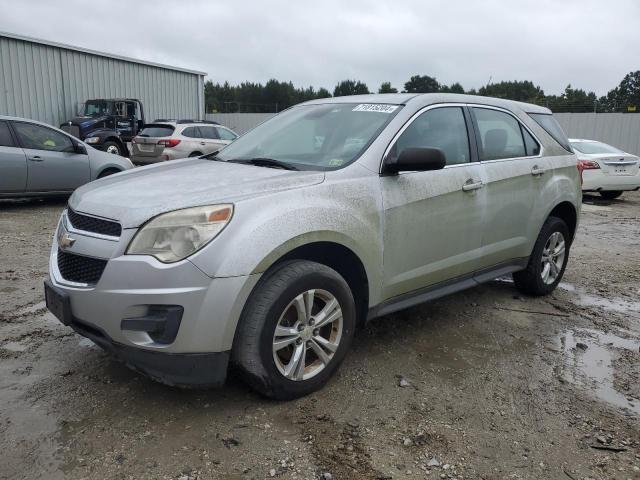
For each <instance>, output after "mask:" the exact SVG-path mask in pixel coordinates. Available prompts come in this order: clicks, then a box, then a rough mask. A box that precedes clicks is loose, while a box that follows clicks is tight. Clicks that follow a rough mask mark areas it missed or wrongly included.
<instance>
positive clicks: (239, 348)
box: [232, 260, 356, 400]
mask: <svg viewBox="0 0 640 480" xmlns="http://www.w3.org/2000/svg"><path fill="white" fill-rule="evenodd" d="M355 324H356V308H355V302H354V299H353V295H352V293H351V289H350V288H349V285H348V284H347V282H346V281H345V280H344V278H342V277H341V276H340V275H339V274H338V273H337V272H336V271H335V270H332V269H331V268H329V267H327V266H325V265H322V264H319V263H315V262H310V261H306V260H297V261H292V262H286V263H283V264H282V265H280V266H278V267H276V268H275V269H274V270H273V271H271V272H268V273H266V274H265V276H264V277H263V278H262V279H261V281H260V283H259V284H258V286H257V287H256V290H255V291H254V292H253V293H252V294H251V297H250V298H249V300H248V301H247V304H246V306H245V309H244V311H243V314H242V318H241V319H240V324H239V325H238V331H237V332H236V338H235V341H234V346H233V353H232V355H233V361H234V363H235V364H236V365H237V366H239V367H240V370H241V373H242V374H243V376H244V378H245V380H246V381H247V382H248V383H249V384H250V385H251V386H252V387H253V388H254V389H255V390H257V391H258V392H260V393H261V394H263V395H265V396H267V397H271V398H276V399H281V400H284V399H291V398H296V397H300V396H303V395H307V394H309V393H311V392H314V391H316V390H318V389H319V388H321V387H322V386H323V385H324V384H325V383H326V382H327V381H328V380H329V378H330V377H331V376H332V375H333V373H334V372H335V371H336V370H337V368H338V366H339V365H340V363H341V362H342V360H343V359H344V357H345V355H346V353H347V351H348V349H349V346H350V345H351V340H352V339H353V334H354V329H355Z"/></svg>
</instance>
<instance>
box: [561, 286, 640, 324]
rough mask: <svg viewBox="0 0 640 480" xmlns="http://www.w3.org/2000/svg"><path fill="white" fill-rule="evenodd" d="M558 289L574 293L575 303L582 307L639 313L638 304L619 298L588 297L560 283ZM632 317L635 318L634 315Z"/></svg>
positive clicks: (639, 304)
mask: <svg viewBox="0 0 640 480" xmlns="http://www.w3.org/2000/svg"><path fill="white" fill-rule="evenodd" d="M558 287H559V288H561V289H563V290H566V291H567V292H572V293H575V294H576V296H577V297H578V298H577V300H576V301H575V303H576V304H577V305H580V306H582V307H601V308H604V309H605V310H610V311H613V312H618V313H626V314H628V313H640V302H634V301H630V300H626V299H624V298H620V297H613V298H607V297H600V296H597V295H590V294H588V293H585V292H584V291H582V290H580V289H578V288H576V286H575V285H573V284H571V283H566V282H560V283H559V284H558ZM639 295H640V292H639ZM632 316H634V317H635V315H632ZM638 318H640V316H638Z"/></svg>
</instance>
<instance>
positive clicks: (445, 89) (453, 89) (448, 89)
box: [440, 82, 464, 93]
mask: <svg viewBox="0 0 640 480" xmlns="http://www.w3.org/2000/svg"><path fill="white" fill-rule="evenodd" d="M440 91H441V92H442V93H464V88H463V87H462V85H460V84H459V83H458V82H456V83H452V84H451V85H450V86H446V85H442V86H441V87H440Z"/></svg>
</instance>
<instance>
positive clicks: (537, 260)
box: [531, 217, 571, 295]
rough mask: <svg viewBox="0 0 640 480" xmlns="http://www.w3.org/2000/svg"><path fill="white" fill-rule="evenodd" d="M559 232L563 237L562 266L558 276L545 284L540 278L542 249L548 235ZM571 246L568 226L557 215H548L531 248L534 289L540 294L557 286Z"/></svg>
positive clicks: (562, 274) (544, 293) (567, 261)
mask: <svg viewBox="0 0 640 480" xmlns="http://www.w3.org/2000/svg"><path fill="white" fill-rule="evenodd" d="M555 232H560V233H561V234H562V235H563V237H564V242H565V255H564V263H563V264H562V268H561V269H560V273H559V274H558V278H556V280H555V281H554V282H553V283H551V284H546V283H544V281H543V280H542V276H541V274H542V251H543V250H544V247H545V245H546V244H547V241H548V240H549V237H550V236H551V235H552V234H553V233H555ZM570 247H571V237H570V235H569V228H568V227H567V224H566V223H564V221H562V220H561V219H560V218H557V217H549V219H548V220H547V221H546V222H545V224H544V226H543V227H542V230H541V231H540V235H539V236H538V240H537V241H536V246H535V248H534V250H533V255H532V257H531V261H532V262H533V266H534V270H533V272H534V278H535V281H536V283H537V285H536V290H538V291H539V292H540V293H541V294H543V295H546V294H547V293H550V292H552V291H553V290H555V288H556V287H557V286H558V284H559V283H560V282H561V281H562V277H563V276H564V271H565V269H566V268H567V264H568V263H569V250H570Z"/></svg>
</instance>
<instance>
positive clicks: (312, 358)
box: [45, 94, 581, 399]
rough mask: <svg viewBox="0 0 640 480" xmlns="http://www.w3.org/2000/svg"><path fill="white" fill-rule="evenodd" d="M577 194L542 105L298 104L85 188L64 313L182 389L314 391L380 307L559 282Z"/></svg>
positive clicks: (71, 208)
mask: <svg viewBox="0 0 640 480" xmlns="http://www.w3.org/2000/svg"><path fill="white" fill-rule="evenodd" d="M580 204H581V189H580V173H579V171H578V168H577V160H576V157H575V155H574V154H573V153H572V151H571V147H570V146H569V144H568V142H567V139H566V136H565V135H564V133H563V132H562V129H561V128H560V127H559V126H558V124H557V122H556V121H555V120H554V118H553V116H552V115H551V112H550V111H549V110H548V109H546V108H543V107H539V106H535V105H529V104H524V103H517V102H513V101H507V100H499V99H492V98H486V97H476V96H465V95H452V94H425V95H415V94H390V95H360V96H353V97H338V98H331V99H321V100H314V101H311V102H307V103H304V104H301V105H297V106H295V107H292V108H290V109H288V110H286V111H284V112H282V113H280V114H279V115H277V116H275V117H274V118H272V119H270V120H269V121H267V122H265V123H263V124H262V125H260V126H259V127H257V128H255V129H254V130H252V131H250V132H249V133H247V134H245V135H244V136H242V137H240V138H239V139H238V140H237V141H235V142H234V143H232V144H231V145H229V146H228V147H226V148H225V149H224V150H222V151H221V152H219V153H218V154H213V155H209V156H204V157H201V158H197V159H185V160H179V161H175V162H169V163H164V164H161V165H156V166H153V167H148V168H145V169H140V170H136V171H132V172H129V173H126V174H124V175H118V176H117V177H113V178H106V179H104V180H99V181H97V182H94V183H92V184H90V185H87V186H85V187H82V188H80V189H78V190H77V191H76V192H75V193H74V195H73V196H72V197H71V198H70V200H69V204H68V207H67V209H66V210H65V211H64V212H63V214H62V217H61V219H60V223H59V225H58V229H57V232H56V234H55V238H54V240H53V246H52V249H51V256H50V262H49V267H50V279H49V280H48V281H47V282H46V284H45V292H46V299H47V305H48V307H49V309H50V310H51V311H52V312H53V313H54V314H55V315H56V316H57V317H58V318H59V319H60V320H61V321H62V322H63V323H64V324H66V325H68V326H70V327H71V328H73V329H74V330H75V331H77V332H79V333H80V334H81V335H84V336H86V337H88V338H90V339H92V340H93V341H94V342H95V343H97V344H98V345H100V346H101V347H103V348H105V349H106V350H108V351H110V352H112V353H113V354H114V355H115V356H116V357H118V358H120V359H121V360H123V361H124V362H126V363H127V364H128V365H129V366H131V367H132V368H134V369H137V370H139V371H141V372H144V373H146V374H147V375H149V376H151V377H152V378H154V379H156V380H159V381H161V382H164V383H167V384H170V385H179V386H200V387H203V386H212V385H220V384H221V383H222V382H223V381H224V379H225V377H226V374H227V369H228V366H229V364H230V363H231V364H233V365H235V366H236V367H237V368H236V369H235V370H234V371H236V372H239V373H240V375H242V377H243V378H244V379H245V380H246V381H247V382H248V383H249V384H250V385H252V386H253V387H254V388H255V389H256V390H257V391H259V392H261V393H262V394H264V395H266V396H269V397H272V398H279V399H286V398H294V397H297V396H301V395H305V394H308V393H310V392H312V391H314V390H316V389H318V388H320V387H321V386H322V385H324V384H325V383H326V382H327V381H328V379H329V378H330V377H331V375H332V374H333V373H334V372H335V371H336V369H337V368H338V366H339V365H340V363H341V362H342V360H343V359H344V357H345V355H346V354H347V352H348V350H349V347H350V345H351V341H352V339H353V337H354V335H355V334H356V332H357V331H358V328H359V327H361V326H362V325H363V324H364V323H365V322H367V321H369V320H371V319H373V318H376V317H380V316H383V315H387V314H390V313H393V312H395V311H398V310H400V309H404V308H407V307H410V306H412V305H416V304H419V303H421V302H425V301H428V300H432V299H434V298H437V297H440V296H443V295H447V294H450V293H453V292H457V291H459V290H462V289H465V288H469V287H473V286H475V285H478V284H479V283H482V282H486V281H489V280H491V279H494V278H496V277H499V276H502V275H507V274H513V278H514V281H515V285H516V287H517V288H518V289H520V290H521V291H522V292H524V293H526V294H529V295H545V294H548V293H550V292H551V291H552V290H553V289H554V288H556V286H557V285H558V283H559V282H560V279H561V278H562V275H563V273H564V270H565V268H566V266H567V261H568V258H569V249H570V246H571V243H572V241H573V238H574V234H575V232H576V227H577V223H578V217H579V212H580Z"/></svg>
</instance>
